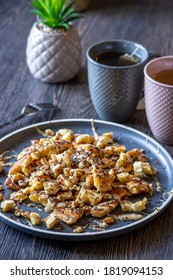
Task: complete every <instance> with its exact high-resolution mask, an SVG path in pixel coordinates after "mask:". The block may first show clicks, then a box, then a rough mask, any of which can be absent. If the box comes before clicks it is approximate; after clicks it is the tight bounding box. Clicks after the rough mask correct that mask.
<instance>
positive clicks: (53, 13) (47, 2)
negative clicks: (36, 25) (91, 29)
mask: <svg viewBox="0 0 173 280" xmlns="http://www.w3.org/2000/svg"><path fill="white" fill-rule="evenodd" d="M75 3H76V0H75V1H72V2H71V3H68V0H31V5H32V7H33V9H32V12H33V13H34V14H36V15H37V16H38V17H39V20H40V21H41V22H42V23H43V24H45V25H47V26H49V27H51V28H53V29H61V28H63V29H65V30H68V29H70V24H71V22H72V21H74V20H76V19H78V18H80V14H79V13H78V12H76V10H75V9H74V8H73V6H74V4H75Z"/></svg>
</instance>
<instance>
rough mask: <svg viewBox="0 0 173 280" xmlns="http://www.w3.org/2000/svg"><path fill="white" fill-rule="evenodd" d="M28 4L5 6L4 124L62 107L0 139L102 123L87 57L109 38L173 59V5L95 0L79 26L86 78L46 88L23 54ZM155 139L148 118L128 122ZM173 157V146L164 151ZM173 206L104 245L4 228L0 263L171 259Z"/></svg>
mask: <svg viewBox="0 0 173 280" xmlns="http://www.w3.org/2000/svg"><path fill="white" fill-rule="evenodd" d="M29 9H30V8H29V6H28V4H27V1H25V0H21V1H13V0H8V1H6V0H1V1H0V61H1V63H0V122H1V123H2V122H4V121H7V120H10V119H12V118H13V117H16V116H17V115H18V114H19V113H20V111H21V109H22V107H23V106H24V105H26V104H27V103H29V102H52V103H53V104H54V105H56V106H57V107H59V108H60V110H57V112H56V113H55V114H54V115H53V116H52V115H51V114H49V115H47V114H38V115H37V116H34V117H28V118H25V119H22V120H20V121H18V122H16V123H15V124H13V125H9V126H7V127H5V128H4V129H1V130H0V136H2V135H5V134H7V133H9V132H10V131H13V130H15V129H17V128H20V127H23V126H25V125H28V124H31V123H35V122H39V121H44V120H47V119H50V118H54V119H57V118H61V119H62V118H91V117H93V118H98V116H97V114H96V112H95V110H94V107H93V105H92V102H91V99H90V95H89V90H88V84H87V68H86V56H85V53H86V50H87V48H88V47H89V46H90V45H91V44H93V43H95V42H97V41H104V40H110V39H128V40H132V41H137V42H139V43H141V44H143V45H144V46H146V47H147V48H148V49H151V50H155V51H157V52H159V53H160V54H163V55H169V54H172V53H173V36H172V26H173V16H172V11H173V1H172V0H164V1H163V0H152V1H150V0H143V1H141V0H132V1H130V0H119V1H118V0H107V1H105V0H93V1H92V5H91V8H90V9H89V10H88V11H87V12H85V13H84V14H83V18H82V19H81V20H79V21H78V22H77V23H76V26H77V28H78V31H79V34H80V36H81V42H82V47H83V63H82V68H81V71H80V72H79V74H78V76H77V77H75V78H74V79H73V80H71V81H69V82H67V83H62V84H54V85H50V84H46V83H42V82H40V81H38V80H35V79H34V78H33V77H32V76H31V74H30V73H29V70H28V68H27V66H26V61H25V49H26V40H27V36H28V33H29V30H30V28H31V26H32V24H33V23H34V20H35V16H34V15H32V14H31V13H30V12H29ZM126 124H127V125H128V126H131V127H134V128H136V129H139V130H140V131H143V132H145V133H147V134H148V135H151V136H152V134H151V131H150V129H149V126H148V123H147V120H146V116H145V111H138V112H135V113H134V115H133V117H132V118H131V119H130V120H129V121H128V122H126ZM165 148H166V149H167V150H168V151H169V153H170V154H171V155H172V156H173V147H171V146H165ZM172 208H173V203H171V205H170V206H169V207H168V208H167V209H166V210H165V212H164V213H163V214H161V215H160V216H159V217H158V218H157V219H155V220H154V221H153V222H152V223H149V224H148V225H146V226H144V227H142V228H140V229H138V230H136V231H134V232H132V233H129V234H125V235H123V236H119V237H116V238H111V239H107V240H102V241H94V242H62V241H61V242H60V241H53V240H47V239H41V238H36V237H33V236H30V235H28V234H25V233H22V232H20V231H18V230H15V229H13V228H11V227H9V226H7V225H6V224H4V223H2V222H0V259H121V260H122V259H173V214H172Z"/></svg>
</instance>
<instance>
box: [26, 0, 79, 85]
mask: <svg viewBox="0 0 173 280" xmlns="http://www.w3.org/2000/svg"><path fill="white" fill-rule="evenodd" d="M59 1H60V2H61V3H62V6H61V7H60V8H61V9H60V10H61V11H60V12H61V14H62V11H63V10H65V9H66V10H65V11H68V5H67V6H65V8H64V6H63V5H65V4H66V1H65V0H62V1H61V0H59ZM32 2H33V3H37V4H38V3H39V2H44V4H46V3H49V4H50V5H51V4H52V5H56V3H57V0H55V1H54V0H49V1H45V0H33V1H32ZM69 6H70V9H72V8H71V5H69ZM38 7H41V8H42V5H41V6H38V5H37V9H38ZM51 7H52V6H51ZM36 11H37V10H36ZM56 11H57V8H56ZM42 13H43V11H42ZM42 13H40V12H39V13H38V15H39V17H40V15H42ZM68 15H69V14H68ZM58 16H59V15H58ZM75 17H76V18H77V17H78V14H77V13H76V12H75V11H74V10H73V13H72V17H71V18H73V19H74V18H75ZM57 18H58V17H57ZM68 18H70V17H69V16H68ZM43 19H45V17H44V16H43ZM52 21H53V20H52ZM46 23H47V21H46V20H44V21H41V22H38V23H34V25H33V27H32V28H31V31H30V33H29V36H28V40H27V47H26V61H27V65H28V67H29V70H30V72H31V74H32V75H33V76H34V77H35V78H36V79H39V80H41V81H43V82H49V83H57V82H66V81H68V80H70V79H72V78H73V77H74V76H75V75H76V74H77V73H78V71H79V69H80V66H81V57H82V50H81V43H80V38H79V35H78V32H77V29H76V28H75V27H74V26H72V25H71V24H70V23H69V22H67V21H66V22H64V21H61V22H60V24H59V25H58V26H57V27H56V28H53V26H50V25H51V24H50V23H49V22H48V23H49V25H48V24H46ZM55 24H56V25H57V22H56V20H55Z"/></svg>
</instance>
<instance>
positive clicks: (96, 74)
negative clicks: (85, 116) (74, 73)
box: [87, 40, 149, 122]
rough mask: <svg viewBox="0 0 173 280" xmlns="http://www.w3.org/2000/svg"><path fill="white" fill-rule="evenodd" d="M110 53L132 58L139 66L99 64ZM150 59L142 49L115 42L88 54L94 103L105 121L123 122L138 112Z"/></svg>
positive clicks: (125, 41)
mask: <svg viewBox="0 0 173 280" xmlns="http://www.w3.org/2000/svg"><path fill="white" fill-rule="evenodd" d="M107 51H115V52H120V53H124V54H125V53H127V54H132V53H133V52H134V51H135V56H136V57H138V58H139V62H138V63H137V64H134V65H130V66H108V65H104V64H101V63H99V62H96V60H95V59H96V57H97V56H98V54H100V53H102V52H107ZM148 59H149V52H148V50H147V49H146V48H145V47H143V46H142V45H140V44H138V43H135V42H131V41H127V40H115V41H107V42H101V43H97V44H95V45H93V46H91V47H89V49H88V50H87V62H88V83H89V91H90V95H91V99H92V102H93V105H94V107H95V110H96V111H97V114H98V115H99V117H100V118H101V119H103V120H108V121H115V122H123V121H126V120H128V119H129V118H130V117H131V116H132V115H133V113H134V112H135V109H136V106H137V103H138V101H139V99H140V95H141V91H142V89H143V68H144V66H145V64H146V63H147V61H148Z"/></svg>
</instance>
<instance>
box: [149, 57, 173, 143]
mask: <svg viewBox="0 0 173 280" xmlns="http://www.w3.org/2000/svg"><path fill="white" fill-rule="evenodd" d="M172 69H173V56H163V57H160V58H156V59H153V60H151V61H150V62H148V63H147V65H146V66H145V68H144V75H145V80H144V81H145V89H144V96H145V108H146V115H147V120H148V123H149V126H150V128H151V131H152V133H153V135H154V137H155V138H156V139H157V140H158V141H160V142H162V143H164V144H170V145H173V85H169V84H165V83H161V82H158V81H156V80H155V79H154V78H153V77H154V75H155V74H156V73H157V72H160V71H164V70H172Z"/></svg>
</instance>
